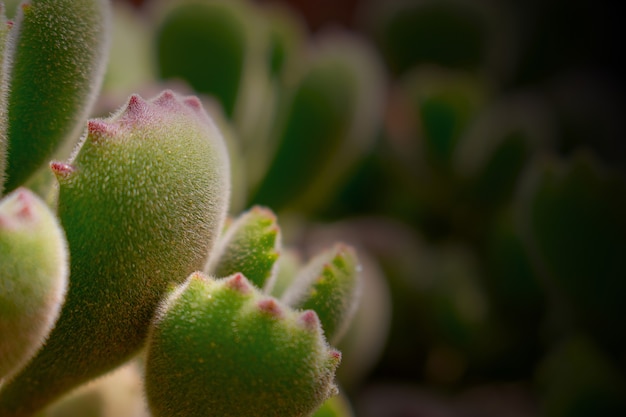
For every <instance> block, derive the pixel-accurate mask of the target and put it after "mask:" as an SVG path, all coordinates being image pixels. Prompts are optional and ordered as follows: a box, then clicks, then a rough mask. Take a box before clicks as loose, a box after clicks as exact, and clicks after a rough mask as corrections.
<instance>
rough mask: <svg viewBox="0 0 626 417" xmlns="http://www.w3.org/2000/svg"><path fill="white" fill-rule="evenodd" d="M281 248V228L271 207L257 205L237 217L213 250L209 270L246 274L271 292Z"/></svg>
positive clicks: (256, 283) (212, 271) (257, 284)
mask: <svg viewBox="0 0 626 417" xmlns="http://www.w3.org/2000/svg"><path fill="white" fill-rule="evenodd" d="M279 250H280V228H279V227H278V224H277V222H276V216H275V215H274V213H272V211H271V210H269V209H266V208H262V207H258V206H256V207H253V208H252V209H250V210H249V211H247V212H246V213H244V214H242V215H241V216H239V218H237V219H236V220H235V221H234V222H233V224H231V225H230V226H229V227H228V229H227V231H226V233H225V234H224V236H222V237H221V238H220V240H219V243H218V244H217V247H216V248H215V251H213V253H212V255H211V256H212V258H211V261H210V263H209V265H208V267H207V273H208V274H209V275H212V276H216V277H222V278H223V277H227V276H230V275H233V274H235V273H237V272H240V273H242V274H243V275H244V276H245V277H246V278H248V280H249V281H250V282H252V283H253V284H254V285H256V286H257V288H261V289H265V290H266V291H268V290H269V289H270V288H271V287H272V285H273V281H274V277H275V270H276V261H277V259H278V255H279Z"/></svg>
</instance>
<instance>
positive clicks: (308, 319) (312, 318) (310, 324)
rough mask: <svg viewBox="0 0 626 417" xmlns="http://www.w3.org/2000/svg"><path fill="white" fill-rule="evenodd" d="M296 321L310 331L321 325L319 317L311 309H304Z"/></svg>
mask: <svg viewBox="0 0 626 417" xmlns="http://www.w3.org/2000/svg"><path fill="white" fill-rule="evenodd" d="M298 322H299V323H301V324H302V325H303V326H304V328H305V329H307V330H310V331H317V330H318V329H319V328H320V327H321V324H320V319H319V317H318V316H317V313H316V312H315V311H313V310H306V311H304V312H303V313H302V315H300V317H299V318H298Z"/></svg>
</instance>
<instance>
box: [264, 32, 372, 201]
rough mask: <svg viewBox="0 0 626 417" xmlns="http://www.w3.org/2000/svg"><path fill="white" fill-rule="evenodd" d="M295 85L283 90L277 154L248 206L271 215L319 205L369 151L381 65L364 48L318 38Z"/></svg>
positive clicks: (333, 35)
mask: <svg viewBox="0 0 626 417" xmlns="http://www.w3.org/2000/svg"><path fill="white" fill-rule="evenodd" d="M308 52H309V57H310V59H309V60H307V61H306V63H307V64H308V65H307V67H306V69H305V70H304V71H303V72H302V74H299V77H298V78H297V79H296V82H295V87H294V88H293V89H292V90H286V93H282V97H281V99H282V100H283V101H282V102H281V103H280V105H279V108H280V112H279V115H278V117H277V120H276V126H275V127H274V129H275V130H276V141H275V145H273V146H274V147H276V152H275V154H274V156H273V160H272V161H271V163H270V164H268V168H267V172H266V173H265V177H264V178H263V180H262V181H261V182H260V183H259V184H257V186H256V189H255V190H253V195H252V201H253V202H254V203H255V204H262V205H267V206H269V207H272V208H273V209H274V210H276V211H277V212H280V211H281V210H284V209H285V207H287V206H290V207H294V206H296V207H297V208H298V209H302V210H312V209H316V208H319V206H320V205H321V204H323V202H324V201H326V199H327V198H328V197H329V195H332V193H333V192H336V188H337V186H338V184H341V182H342V181H343V180H345V178H346V174H347V173H348V172H350V170H351V169H353V168H354V166H355V164H356V163H357V162H358V161H359V160H360V158H361V157H362V156H363V154H364V152H366V151H367V150H369V149H370V146H371V145H372V144H373V139H374V138H375V136H374V133H375V132H377V130H378V128H379V123H380V113H381V112H380V108H379V107H380V104H381V102H382V101H383V100H382V97H383V77H382V64H381V63H380V62H379V59H378V56H377V55H376V54H375V53H374V51H373V50H372V48H371V47H370V45H368V44H367V43H366V42H364V41H363V40H362V39H360V38H358V37H353V36H348V35H347V34H345V33H341V32H330V33H325V34H324V36H322V37H320V38H318V39H317V41H316V43H315V44H314V45H313V47H312V48H311V50H310V51H308Z"/></svg>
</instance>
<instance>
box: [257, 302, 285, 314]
mask: <svg viewBox="0 0 626 417" xmlns="http://www.w3.org/2000/svg"><path fill="white" fill-rule="evenodd" d="M257 306H258V307H259V310H260V311H261V312H263V313H265V314H268V315H270V316H272V317H282V315H283V309H282V308H281V307H280V306H279V305H278V303H277V302H276V300H274V299H273V298H267V299H265V300H261V301H259V302H258V304H257Z"/></svg>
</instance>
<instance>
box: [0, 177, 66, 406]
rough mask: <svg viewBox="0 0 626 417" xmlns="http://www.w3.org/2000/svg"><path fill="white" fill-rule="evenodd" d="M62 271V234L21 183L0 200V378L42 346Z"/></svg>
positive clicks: (61, 288)
mask: <svg viewBox="0 0 626 417" xmlns="http://www.w3.org/2000/svg"><path fill="white" fill-rule="evenodd" d="M67 275H68V271H67V245H66V243H65V236H64V234H63V230H62V229H61V227H60V226H59V224H58V222H57V220H56V218H55V217H54V215H53V214H52V212H51V211H50V209H48V207H47V206H46V205H45V203H44V202H43V201H41V200H40V199H39V198H38V197H37V196H35V194H33V193H32V192H30V191H29V190H27V189H25V188H18V189H17V190H15V191H13V192H12V193H10V194H8V195H7V196H5V197H4V198H3V199H2V200H0V380H2V378H4V377H6V376H7V375H10V374H13V373H15V372H16V371H18V370H19V368H21V367H22V366H23V365H25V363H26V361H27V360H28V359H29V358H30V357H31V356H32V355H33V354H34V353H35V351H36V350H37V349H39V348H40V347H41V345H42V343H43V341H44V339H45V337H46V336H47V334H48V333H49V332H50V329H51V328H52V326H53V325H54V322H55V321H56V319H57V317H58V315H59V311H60V309H61V304H62V303H63V297H64V295H65V291H66V288H67ZM2 415H3V416H4V414H2Z"/></svg>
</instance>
